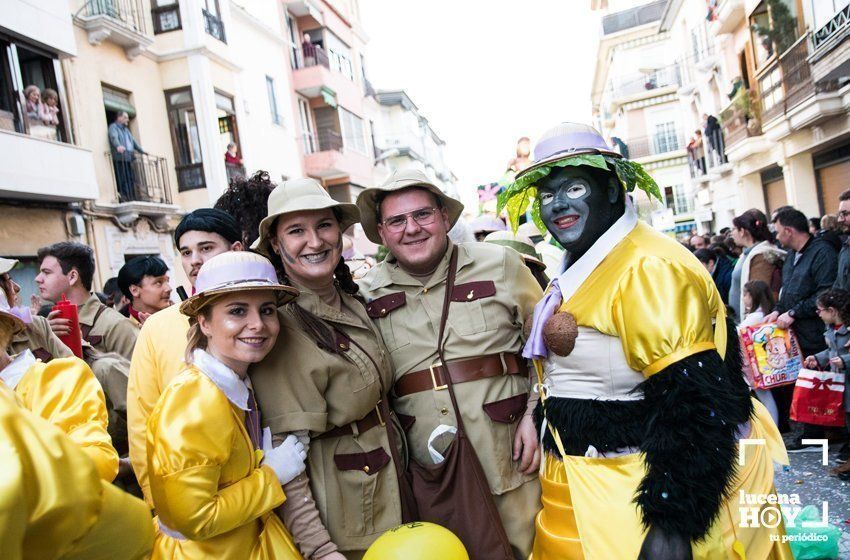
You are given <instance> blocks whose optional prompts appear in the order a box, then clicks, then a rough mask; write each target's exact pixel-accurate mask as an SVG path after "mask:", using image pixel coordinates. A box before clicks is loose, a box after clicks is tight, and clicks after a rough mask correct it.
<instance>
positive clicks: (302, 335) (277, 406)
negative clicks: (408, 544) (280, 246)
mask: <svg viewBox="0 0 850 560" xmlns="http://www.w3.org/2000/svg"><path fill="white" fill-rule="evenodd" d="M297 287H298V289H299V290H300V292H301V295H300V296H299V297H298V299H297V300H296V304H297V305H299V306H300V307H302V308H303V309H306V310H308V311H310V312H311V313H313V314H314V315H315V316H317V317H319V318H320V319H322V320H323V321H324V322H325V323H326V324H328V325H330V326H333V327H334V328H336V329H338V330H339V331H341V332H342V333H344V335H346V337H347V338H349V339H350V340H351V341H353V342H348V341H346V340H345V339H344V338H337V339H336V344H337V345H338V346H339V345H342V346H345V348H344V351H343V352H342V354H336V353H331V352H329V351H327V350H325V349H323V348H320V347H319V345H318V344H317V342H316V340H315V339H314V337H313V336H312V335H310V334H308V333H307V331H305V328H304V327H303V326H302V324H301V322H300V321H299V320H298V319H297V318H296V317H295V316H294V315H293V314H292V311H291V306H292V305H296V304H290V305H287V306H284V307H282V308H280V310H279V316H280V322H281V330H280V334H279V335H278V337H277V342H276V343H275V347H274V348H273V349H272V351H271V352H270V353H269V355H268V356H266V358H265V359H264V360H263V361H262V362H260V363H259V364H256V365H254V366H252V367H251V368H250V370H249V375H250V378H251V383H252V384H253V387H254V392H255V395H256V398H257V402H258V404H259V408H260V412H261V415H262V421H263V425H264V426H267V427H269V429H270V430H271V432H272V434H273V435H274V436H275V439H279V436H280V435H282V434H287V433H291V432H299V431H306V430H309V432H310V436H311V440H310V450H309V455H308V462H307V475H308V477H309V479H310V489H311V490H312V494H313V498H314V499H315V502H316V507H317V509H318V510H319V514H320V516H321V521H322V523H323V524H324V526H325V527H326V528H327V531H328V533H329V534H330V537H331V540H332V542H333V543H334V544H335V545H336V546H337V547H338V549H339V550H340V551H342V552H346V551H363V550H366V549H367V548H368V547H369V545H370V544H371V543H372V542H373V541H374V540H375V539H376V538H378V537H379V536H380V535H381V534H382V533H383V532H385V531H387V530H389V529H392V528H393V527H395V526H397V525H399V524H401V502H400V496H399V489H398V478H397V474H396V469H395V466H394V464H393V460H392V454H391V450H390V444H389V439H388V437H387V431H386V430H387V427H390V426H392V427H393V429H396V430H397V432H399V439H400V440H401V439H402V438H403V435H402V434H401V433H400V432H401V430H400V428H399V427H397V426H396V425H395V424H393V423H392V422H391V421H389V420H387V419H384V421H385V422H386V423H387V426H386V427H383V426H380V425H377V426H374V427H372V428H370V429H367V430H366V431H363V432H360V433H358V430H357V425H356V424H354V425H352V423H356V422H357V421H358V420H360V419H362V418H364V417H366V416H367V415H369V414H370V413H372V411H374V410H375V406H376V405H377V403H378V401H379V399H382V398H384V396H385V395H384V391H385V390H388V389H389V387H390V383H391V381H392V375H393V374H392V367H391V365H390V363H389V359H388V354H387V352H386V349H385V348H384V346H383V344H382V343H381V339H380V335H379V334H378V332H377V329H376V328H375V327H374V325H373V324H372V322H371V321H370V320H369V317H368V315H367V314H366V309H365V307H364V306H363V304H362V303H361V302H360V301H358V300H356V299H355V298H353V297H351V296H349V295H347V294H344V293H343V294H340V295H341V298H342V304H343V310H344V313H340V311H338V310H336V309H334V308H332V307H330V306H329V305H327V304H325V303H324V302H323V301H322V300H321V299H320V298H319V297H318V296H317V295H316V294H314V293H312V292H310V291H309V290H308V289H306V288H303V287H301V286H297ZM376 366H377V368H376ZM379 376H380V377H379ZM343 426H351V427H352V429H353V431H354V434H355V435H352V434H349V435H342V436H339V437H327V438H321V439H317V436H319V435H320V434H322V433H323V432H326V431H328V430H331V429H333V428H336V427H343ZM287 503H288V501H287V502H285V503H284V505H283V508H284V511H285V508H287V507H297V506H298V504H290V505H289V506H287ZM285 519H289V516H287V515H285ZM294 522H295V523H298V520H295V521H294ZM289 529H290V530H291V532H292V533H293V537H294V538H295V541H296V543H297V544H298V545H299V547H300V548H301V550H302V553H303V554H304V555H305V557H310V556H311V555H312V553H313V551H314V549H315V546H316V545H320V544H321V543H316V542H314V541H315V535H314V534H312V533H314V532H315V527H308V528H302V529H301V530H299V529H298V528H297V527H289ZM305 537H309V538H307V539H306V540H305Z"/></svg>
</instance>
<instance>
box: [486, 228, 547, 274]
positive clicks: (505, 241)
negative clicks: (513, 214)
mask: <svg viewBox="0 0 850 560" xmlns="http://www.w3.org/2000/svg"><path fill="white" fill-rule="evenodd" d="M484 242H485V243H493V244H495V245H502V246H504V247H510V248H511V249H513V250H514V251H516V252H517V253H519V254H520V255H521V256H522V259H523V260H524V261H525V262H527V263H529V262H530V263H533V264H537V265H540V266H542V267H543V268H546V265H545V264H543V260H542V259H541V258H540V255H539V254H538V253H537V251H536V250H535V249H534V243H532V242H531V239H529V238H528V236H527V235H520V234H517V233H514V232H512V231H494V232H491V233H488V234H487V237H485V238H484Z"/></svg>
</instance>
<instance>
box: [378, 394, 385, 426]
mask: <svg viewBox="0 0 850 560" xmlns="http://www.w3.org/2000/svg"><path fill="white" fill-rule="evenodd" d="M381 400H383V399H381ZM375 414H377V415H378V423H379V424H380V425H381V426H386V425H387V423H386V422H384V417H383V416H381V401H378V404H376V405H375Z"/></svg>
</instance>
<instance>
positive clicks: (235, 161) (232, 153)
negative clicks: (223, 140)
mask: <svg viewBox="0 0 850 560" xmlns="http://www.w3.org/2000/svg"><path fill="white" fill-rule="evenodd" d="M224 163H227V164H230V165H242V158H241V157H239V152H238V151H237V150H236V144H235V143H234V142H231V143H230V144H228V145H227V151H226V152H224Z"/></svg>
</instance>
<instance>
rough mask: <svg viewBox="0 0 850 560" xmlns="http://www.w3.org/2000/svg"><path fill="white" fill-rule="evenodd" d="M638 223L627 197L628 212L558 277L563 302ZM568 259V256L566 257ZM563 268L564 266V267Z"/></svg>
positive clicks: (632, 206) (629, 199)
mask: <svg viewBox="0 0 850 560" xmlns="http://www.w3.org/2000/svg"><path fill="white" fill-rule="evenodd" d="M637 223H638V215H637V212H636V211H635V207H634V205H633V204H632V201H631V198H629V196H628V195H626V211H625V212H624V213H623V215H622V216H620V218H619V219H618V220H617V221H616V222H614V225H612V226H611V227H610V228H608V230H607V231H605V233H603V234H602V235H601V236H600V237H599V239H597V240H596V242H595V243H594V244H593V245H591V247H590V249H588V250H587V252H586V253H585V254H584V255H582V256H581V258H580V259H579V260H577V261H576V262H574V263H573V264H572V265H571V266H570V267H569V268H567V270H565V271H564V272H562V273H561V275H560V276H559V277H558V287H559V288H560V289H561V296H562V299H563V301H569V300H570V298H571V297H573V294H575V293H576V291H577V290H578V289H579V287H580V286H581V285H582V284H583V283H584V281H585V280H587V277H588V276H590V274H591V273H592V272H593V271H594V270H596V267H597V266H599V263H601V262H602V261H603V260H604V259H605V257H607V256H608V253H610V252H611V250H612V249H613V248H614V247H616V246H617V245H618V244H619V243H620V241H622V240H623V239H625V237H626V236H627V235H628V234H629V233H631V231H632V230H633V229H634V228H635V226H636V225H637ZM565 258H566V256H565ZM562 266H563V265H562Z"/></svg>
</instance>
